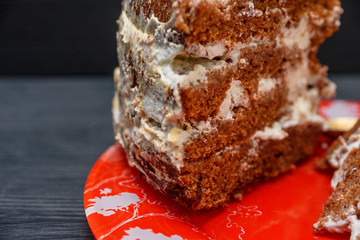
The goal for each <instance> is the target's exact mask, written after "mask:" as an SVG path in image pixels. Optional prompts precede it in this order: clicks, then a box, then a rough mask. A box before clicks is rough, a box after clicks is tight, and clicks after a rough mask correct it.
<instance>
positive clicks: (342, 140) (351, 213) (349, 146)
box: [314, 120, 360, 240]
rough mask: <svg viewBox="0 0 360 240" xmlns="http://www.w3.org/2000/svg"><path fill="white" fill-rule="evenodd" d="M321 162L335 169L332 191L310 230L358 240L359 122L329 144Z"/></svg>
mask: <svg viewBox="0 0 360 240" xmlns="http://www.w3.org/2000/svg"><path fill="white" fill-rule="evenodd" d="M325 161H327V162H328V163H329V164H330V166H332V167H334V168H336V169H337V170H336V171H335V173H334V176H333V178H332V180H331V186H332V188H333V192H332V194H331V196H330V198H329V200H328V201H327V202H326V203H325V205H324V206H323V212H322V214H321V216H320V218H319V220H318V222H317V223H315V224H314V230H315V231H322V230H327V231H330V232H338V233H343V232H351V238H350V239H351V240H360V120H359V121H358V122H357V124H356V125H355V126H354V128H353V129H351V130H350V131H349V132H347V133H345V134H344V135H343V136H340V137H339V138H338V139H337V140H336V141H335V142H334V143H333V144H332V145H331V147H330V148H329V150H328V151H327V153H326V155H325Z"/></svg>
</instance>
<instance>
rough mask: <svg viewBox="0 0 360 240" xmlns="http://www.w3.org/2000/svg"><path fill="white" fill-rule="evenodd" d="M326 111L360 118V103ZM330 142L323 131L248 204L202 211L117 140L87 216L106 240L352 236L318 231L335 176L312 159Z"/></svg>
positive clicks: (96, 179) (88, 194) (92, 190)
mask: <svg viewBox="0 0 360 240" xmlns="http://www.w3.org/2000/svg"><path fill="white" fill-rule="evenodd" d="M320 113H321V114H322V115H323V116H324V117H326V118H334V117H359V116H360V104H359V103H358V102H350V101H324V102H322V103H321V104H320ZM304 141H306V140H305V139H304ZM331 141H332V139H331V138H330V137H326V136H323V137H322V138H321V140H320V142H319V144H318V146H317V147H316V150H315V152H314V154H313V156H312V157H311V158H310V159H309V160H308V161H305V162H303V163H302V164H300V165H299V166H298V168H297V169H295V170H293V171H290V172H288V173H287V174H284V175H282V176H280V177H278V178H276V179H274V180H272V181H269V182H266V183H262V184H259V185H258V186H256V187H254V189H253V191H251V192H249V193H247V194H246V195H245V196H244V199H243V200H242V201H240V202H238V201H233V202H230V204H229V206H227V207H225V208H222V209H215V210H210V211H200V212H198V211H197V212H195V211H192V210H189V209H187V208H184V207H182V206H179V205H178V204H177V203H175V202H173V201H172V200H170V199H168V198H167V197H165V196H163V195H162V194H160V193H159V192H157V191H155V190H153V188H152V187H151V186H150V185H149V184H147V182H146V180H145V179H144V178H142V177H141V174H140V173H139V171H137V170H136V169H133V168H130V167H129V166H128V164H127V160H126V155H125V153H124V150H123V149H122V147H121V146H120V145H118V144H115V145H113V146H111V147H110V148H109V149H107V150H106V151H105V153H103V154H102V156H101V157H100V158H99V159H98V161H97V162H96V164H95V165H94V167H93V169H92V170H91V172H90V174H89V176H88V179H87V182H86V186H85V192H84V205H85V212H86V217H87V220H88V222H89V225H90V227H91V230H92V231H93V233H94V235H95V238H96V239H99V240H100V239H123V240H138V239H140V240H145V239H146V240H149V239H150V240H152V239H153V240H165V239H172V240H181V239H189V240H192V239H216V240H221V239H244V240H245V239H250V240H253V239H256V240H261V239H267V240H271V239H277V240H282V239H284V240H285V239H286V240H287V239H292V240H296V239H299V240H300V239H302V240H303V239H319V240H325V239H349V235H347V234H342V235H340V234H338V235H336V234H325V235H324V234H314V232H313V231H312V225H313V223H315V222H316V220H317V218H318V217H319V215H320V213H321V206H322V204H323V203H325V201H326V200H327V198H328V197H329V195H330V193H331V188H330V178H331V175H330V174H325V173H321V172H318V171H317V170H316V169H315V168H314V165H313V162H314V159H315V158H316V157H320V156H322V154H323V153H324V151H325V150H326V148H327V147H328V146H329V144H330V142H331Z"/></svg>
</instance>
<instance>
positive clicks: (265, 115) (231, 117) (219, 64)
mask: <svg viewBox="0 0 360 240" xmlns="http://www.w3.org/2000/svg"><path fill="white" fill-rule="evenodd" d="M341 13H342V9H341V7H340V2H339V0H286V1H278V0H261V1H260V0H247V1H244V0H158V1H150V0H137V1H134V0H125V1H123V11H122V13H121V16H120V19H119V22H118V23H119V32H118V34H117V39H118V57H119V69H118V70H117V71H116V73H115V87H116V92H115V97H114V104H113V115H114V128H115V135H116V138H117V139H118V140H119V141H120V142H121V143H122V145H123V146H124V147H125V149H126V150H127V153H128V156H129V162H130V165H132V166H135V167H137V168H138V169H139V170H140V171H141V172H142V173H143V174H144V175H145V176H146V179H147V180H148V181H149V182H150V183H151V184H152V185H153V186H154V187H155V188H156V189H158V190H160V191H161V192H163V193H164V194H166V195H168V196H170V197H172V198H173V199H175V200H176V201H178V202H180V203H181V204H183V205H186V206H189V207H191V208H193V209H208V208H213V207H219V206H223V205H224V204H226V202H227V201H228V200H229V199H230V198H231V197H232V195H233V194H234V193H239V192H241V191H242V190H243V189H244V187H245V186H247V185H249V184H252V183H254V182H255V181H259V180H264V179H267V178H269V177H274V176H277V175H278V174H279V173H281V172H284V171H287V170H289V169H293V168H294V166H295V163H296V162H298V161H299V160H301V159H305V158H306V157H307V156H309V155H310V154H311V152H312V150H313V146H314V143H315V142H316V140H317V138H318V136H319V135H320V133H321V130H322V127H323V121H322V119H321V118H320V117H319V116H318V114H317V104H318V102H319V100H320V99H321V98H326V97H331V96H334V94H335V85H334V84H333V83H332V82H330V81H329V80H328V79H327V67H325V66H322V65H321V64H320V63H319V61H318V59H317V58H316V53H317V51H318V48H319V45H320V44H321V43H322V42H323V41H324V40H325V39H326V38H327V37H329V36H330V35H331V34H332V33H333V32H334V31H336V30H337V29H338V27H339V25H340V22H339V18H340V15H341ZM304 139H306V141H304Z"/></svg>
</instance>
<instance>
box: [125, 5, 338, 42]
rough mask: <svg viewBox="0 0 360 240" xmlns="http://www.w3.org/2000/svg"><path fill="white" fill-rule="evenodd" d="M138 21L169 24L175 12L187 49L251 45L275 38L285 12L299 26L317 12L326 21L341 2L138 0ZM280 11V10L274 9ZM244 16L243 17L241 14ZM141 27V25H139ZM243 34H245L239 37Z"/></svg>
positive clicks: (290, 23) (324, 32) (328, 31)
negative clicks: (224, 43) (226, 43)
mask: <svg viewBox="0 0 360 240" xmlns="http://www.w3.org/2000/svg"><path fill="white" fill-rule="evenodd" d="M130 6H131V10H132V11H133V13H134V15H135V16H134V19H135V20H137V21H138V19H141V18H142V17H143V16H144V17H145V19H147V20H148V19H150V17H151V16H152V15H153V16H155V17H157V18H158V19H159V21H161V22H168V21H169V20H170V19H171V16H172V15H173V13H174V12H175V13H176V17H175V26H174V28H175V30H176V31H177V32H179V33H180V34H181V35H182V37H181V38H180V39H181V40H182V41H183V42H182V43H185V44H186V45H187V46H190V45H192V44H193V43H195V44H197V43H200V44H203V45H206V44H207V43H213V42H217V41H219V40H224V39H225V40H227V41H230V42H232V43H237V42H244V43H246V42H250V41H252V40H253V39H254V38H257V37H259V38H263V37H270V38H272V37H274V36H276V35H277V34H278V33H279V31H280V30H281V29H280V28H281V27H282V26H281V24H280V22H281V20H282V19H283V18H284V15H285V12H286V13H287V14H288V15H289V16H290V18H289V19H288V22H287V26H288V27H291V26H294V25H296V24H298V23H299V21H300V19H301V17H302V16H303V15H304V13H308V12H313V13H316V15H314V16H313V18H314V19H315V20H316V19H317V20H321V19H326V18H328V17H329V14H332V11H333V8H334V7H340V2H339V1H338V0H287V1H277V0H254V1H252V2H249V1H243V0H229V1H225V2H224V1H208V0H199V1H198V0H197V1H195V0H159V1H150V0H138V1H131V3H130ZM273 9H277V10H273ZM239 13H242V14H239ZM138 25H141V24H140V23H138ZM337 28H338V26H336V25H334V24H329V25H328V26H325V27H324V28H323V29H320V32H321V34H319V35H318V38H317V42H319V43H320V42H322V41H323V40H324V39H325V38H327V37H328V36H330V35H331V34H332V32H334V31H335V30H336V29H337ZM239 32H241V33H243V34H241V35H239Z"/></svg>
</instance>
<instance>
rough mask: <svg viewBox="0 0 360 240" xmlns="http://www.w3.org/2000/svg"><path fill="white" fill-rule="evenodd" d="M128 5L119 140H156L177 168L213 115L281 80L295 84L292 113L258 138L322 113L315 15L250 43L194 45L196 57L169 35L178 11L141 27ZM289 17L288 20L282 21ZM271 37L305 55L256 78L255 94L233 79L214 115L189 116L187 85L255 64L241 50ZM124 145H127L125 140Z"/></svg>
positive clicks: (121, 37)
mask: <svg viewBox="0 0 360 240" xmlns="http://www.w3.org/2000/svg"><path fill="white" fill-rule="evenodd" d="M124 8H125V9H124V11H123V12H122V14H121V17H120V20H119V26H120V29H121V30H120V31H119V33H118V42H119V47H118V55H119V58H120V59H119V60H120V69H119V70H118V71H116V73H115V75H116V76H115V79H116V82H115V83H116V89H117V92H116V94H115V98H114V104H113V114H114V124H115V129H116V130H117V136H116V137H117V139H119V140H120V141H126V139H128V138H130V139H133V141H134V142H135V143H136V144H137V145H138V146H143V145H144V144H146V147H149V145H151V147H152V148H153V149H155V150H156V151H157V152H159V153H165V154H166V155H167V156H168V157H169V159H170V160H171V161H172V163H173V164H174V165H176V166H177V168H181V167H182V166H183V160H184V146H185V145H186V144H187V143H188V142H190V141H192V140H194V139H196V138H197V137H198V136H200V135H201V134H204V133H210V132H216V131H217V128H216V126H214V124H213V122H214V120H216V119H220V120H230V121H231V120H232V119H233V109H234V108H237V107H239V106H242V107H246V105H247V104H248V103H249V101H251V100H254V99H260V98H262V97H264V96H265V95H267V94H269V95H270V94H272V92H273V91H274V90H275V89H276V88H277V87H278V86H279V85H281V84H285V85H286V86H287V88H288V90H289V92H288V97H287V98H288V101H289V104H288V105H287V106H286V109H284V112H286V114H285V115H284V116H283V117H282V118H281V119H279V120H278V121H276V122H273V123H272V124H271V125H269V126H267V127H265V129H259V130H258V131H256V133H255V134H254V135H253V136H252V137H253V138H262V139H264V138H268V139H282V138H284V137H285V136H286V132H285V131H284V130H283V129H284V128H288V127H291V126H295V125H297V124H302V123H305V122H309V121H310V122H322V120H321V118H320V117H319V116H318V115H317V113H316V104H317V102H318V100H319V93H318V90H317V89H316V88H311V89H308V86H309V85H312V84H314V82H316V81H317V79H318V78H319V76H316V75H313V73H311V72H310V69H309V66H308V57H307V56H308V53H309V51H310V49H309V48H310V45H311V39H312V37H313V36H314V35H315V34H316V31H315V30H312V29H313V28H311V24H310V23H309V19H310V18H311V14H309V15H304V16H303V18H302V19H301V21H300V22H299V24H298V25H297V26H296V27H294V28H291V29H288V28H285V27H284V30H283V31H282V32H281V33H280V34H279V35H278V37H277V38H276V39H254V40H253V41H252V42H250V43H247V44H243V43H238V44H236V45H233V46H231V47H229V46H228V44H227V43H226V42H219V43H216V44H212V45H207V46H202V45H198V46H197V47H196V49H197V51H195V52H196V53H197V54H198V55H197V56H194V55H192V56H185V53H184V45H182V44H177V43H175V42H173V41H169V40H168V39H174V38H176V36H177V33H176V32H175V31H174V30H172V28H171V26H172V24H173V21H174V19H173V18H172V19H170V21H169V22H168V23H161V22H159V21H158V20H157V18H156V17H154V16H152V17H151V18H150V20H148V21H140V22H142V24H141V25H140V26H136V25H135V23H134V22H133V21H132V18H131V17H129V16H128V15H127V12H131V11H129V9H127V8H128V4H126V3H125V4H124ZM271 11H280V9H271ZM281 11H283V10H281ZM339 11H340V10H339ZM337 18H338V13H337V11H335V12H334V17H333V18H329V19H327V20H326V21H328V22H331V21H335V22H337V21H338V19H337ZM286 21H287V19H284V25H285V23H286ZM322 21H325V20H322ZM312 24H313V21H312ZM319 24H324V22H320V23H319ZM337 24H338V23H337ZM271 41H275V42H276V47H284V46H285V47H288V48H294V47H296V48H299V49H300V50H301V57H300V61H299V62H298V63H297V64H296V65H295V66H294V67H292V68H289V69H288V70H287V71H286V74H285V75H284V78H283V79H282V78H281V79H280V78H273V77H272V76H268V77H266V78H259V79H256V80H257V81H258V90H257V92H256V93H254V95H253V96H249V95H248V94H246V93H245V92H244V88H243V87H242V85H243V82H242V81H241V79H233V80H232V82H231V84H230V87H229V89H228V90H227V92H226V96H225V98H224V99H223V102H222V104H221V106H220V108H219V111H218V113H217V114H216V115H215V116H212V117H209V118H208V119H207V120H205V121H201V122H194V121H191V120H190V121H187V120H185V114H184V109H183V108H182V104H181V97H180V94H179V92H180V90H181V89H186V88H189V87H196V86H198V85H199V86H200V85H204V84H206V83H207V80H208V79H207V75H206V73H207V72H209V71H211V70H214V69H222V70H226V69H227V68H228V67H232V66H233V65H235V64H239V63H240V64H243V65H244V66H246V65H247V64H249V63H248V62H247V61H246V59H244V58H242V57H241V56H242V51H243V50H244V49H246V48H250V47H254V46H262V45H265V44H267V43H269V42H271ZM193 48H194V49H195V47H193ZM129 51H130V52H131V55H130V57H131V58H132V59H137V60H136V61H133V63H135V64H138V65H136V66H129V65H128V63H129V59H128V58H129V55H128V53H129ZM219 57H220V58H219ZM214 58H217V59H214ZM227 59H231V62H230V63H229V62H228V61H226V60H227ZM130 68H134V69H136V70H137V71H139V72H141V74H142V78H141V79H134V75H133V74H131V69H130ZM135 81H141V85H138V84H134V82H135ZM139 86H141V89H139ZM325 91H326V92H328V93H329V94H328V95H329V96H331V95H332V94H333V93H334V91H335V86H334V84H332V83H331V84H329V85H328V86H327V89H326V90H325ZM184 125H186V128H185V129H184V127H183V126H184ZM123 144H124V145H127V143H126V142H124V143H123Z"/></svg>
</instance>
